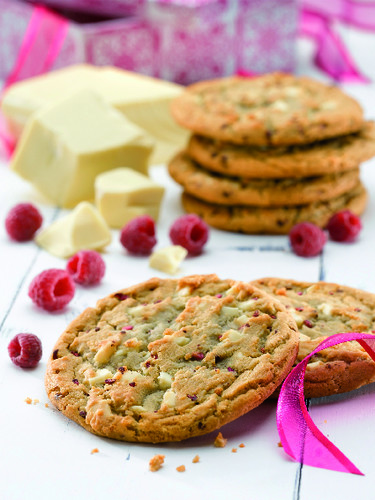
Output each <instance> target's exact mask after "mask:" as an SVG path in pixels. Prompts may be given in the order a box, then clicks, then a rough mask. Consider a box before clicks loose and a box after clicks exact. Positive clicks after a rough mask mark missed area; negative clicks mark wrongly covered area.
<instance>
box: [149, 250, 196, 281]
mask: <svg viewBox="0 0 375 500" xmlns="http://www.w3.org/2000/svg"><path fill="white" fill-rule="evenodd" d="M186 256H187V250H186V249H185V248H183V247H181V246H180V245H171V246H169V247H165V248H161V249H160V250H156V251H155V252H153V253H152V254H151V257H150V260H149V265H150V267H152V268H154V269H157V270H158V271H163V272H165V273H168V274H174V273H175V272H176V271H177V269H178V268H179V267H180V264H181V262H182V261H183V260H184V258H185V257H186Z"/></svg>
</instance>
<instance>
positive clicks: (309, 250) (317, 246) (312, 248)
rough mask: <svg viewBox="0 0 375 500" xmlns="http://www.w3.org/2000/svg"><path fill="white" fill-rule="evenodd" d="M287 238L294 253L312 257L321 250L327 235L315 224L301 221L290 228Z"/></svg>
mask: <svg viewBox="0 0 375 500" xmlns="http://www.w3.org/2000/svg"><path fill="white" fill-rule="evenodd" d="M289 240H290V244H291V247H292V249H293V251H294V253H296V254H297V255H300V256H301V257H313V256H314V255H318V254H319V253H320V252H321V250H322V248H323V247H324V245H325V243H326V241H327V236H326V234H325V232H324V231H323V230H322V229H320V227H318V226H316V225H315V224H312V223H311V222H301V223H300V224H296V225H295V226H294V227H293V228H292V229H291V231H290V233H289Z"/></svg>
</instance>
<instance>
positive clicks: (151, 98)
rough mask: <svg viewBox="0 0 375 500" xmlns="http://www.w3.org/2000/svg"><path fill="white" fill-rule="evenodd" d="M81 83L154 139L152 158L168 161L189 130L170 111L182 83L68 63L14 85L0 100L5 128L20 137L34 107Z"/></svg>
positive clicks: (72, 90) (66, 93)
mask: <svg viewBox="0 0 375 500" xmlns="http://www.w3.org/2000/svg"><path fill="white" fill-rule="evenodd" d="M82 89H88V90H89V89H90V90H92V91H94V92H96V93H97V94H99V95H100V96H101V97H102V98H103V99H104V100H105V101H106V102H107V103H108V104H110V105H111V106H113V107H115V108H117V109H118V110H119V111H121V113H123V114H124V116H125V117H126V118H128V119H129V120H130V121H132V122H133V123H134V124H136V125H137V126H139V127H141V128H142V129H143V130H145V131H146V132H147V133H148V134H149V135H150V136H151V137H152V138H153V139H154V140H155V141H156V150H155V152H154V155H153V157H152V162H153V163H164V162H166V161H167V160H168V159H170V158H171V157H172V155H173V154H174V153H176V152H177V151H178V150H180V149H181V148H182V147H183V146H184V145H185V144H186V141H187V138H188V132H187V131H186V130H184V129H182V128H181V127H179V126H178V125H177V124H176V123H175V122H174V120H173V119H172V117H171V114H170V111H169V107H170V102H171V100H172V99H174V98H175V97H177V96H178V95H179V94H180V93H181V92H182V90H183V87H181V86H180V85H176V84H174V83H170V82H165V81H162V80H158V79H156V78H151V77H147V76H143V75H139V74H136V73H132V72H129V71H123V70H121V69H118V68H112V67H109V66H108V67H95V66H90V65H75V66H69V67H67V68H64V69H61V70H58V71H54V72H51V73H48V74H46V75H42V76H37V77H34V78H30V79H27V80H24V81H22V82H18V83H16V84H14V85H12V86H11V87H10V88H9V89H7V91H6V93H5V95H4V98H3V100H2V111H3V114H4V116H5V119H6V121H7V124H8V128H9V131H10V132H11V133H12V135H13V136H14V137H16V138H19V137H20V135H21V133H22V131H23V129H24V128H25V125H26V123H27V121H28V120H29V119H30V117H31V116H32V115H33V114H34V113H35V112H36V111H39V110H41V109H42V108H44V107H46V106H50V105H51V104H54V103H56V102H57V101H58V100H60V99H62V98H66V97H69V96H70V95H72V94H74V93H76V92H77V91H79V90H82Z"/></svg>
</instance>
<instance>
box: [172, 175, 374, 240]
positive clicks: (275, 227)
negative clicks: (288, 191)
mask: <svg viewBox="0 0 375 500" xmlns="http://www.w3.org/2000/svg"><path fill="white" fill-rule="evenodd" d="M366 202H367V192H366V190H365V188H364V187H363V185H362V184H361V183H359V184H358V185H357V186H356V187H355V188H354V189H353V190H352V191H350V192H348V193H345V194H343V195H341V196H339V197H337V198H333V199H332V200H328V201H324V202H316V203H311V204H309V205H298V206H295V207H293V206H291V207H273V208H264V207H245V206H233V207H228V206H222V205H214V204H211V203H207V202H205V201H201V200H198V199H197V198H194V197H193V196H191V195H189V194H187V193H183V195H182V204H183V207H184V209H185V210H186V211H187V212H190V213H195V214H197V215H199V216H200V217H201V218H202V219H203V220H204V221H205V222H207V224H209V225H210V226H213V227H216V228H217V229H224V230H225V231H234V232H240V233H248V234H261V233H266V234H288V233H289V231H290V230H291V229H292V227H293V226H294V225H295V224H298V223H299V222H307V221H308V222H313V223H314V224H317V225H318V226H320V227H325V226H326V225H327V223H328V220H329V219H330V217H331V216H332V215H333V214H335V213H336V212H339V211H340V210H351V211H352V212H353V213H355V214H357V215H361V214H362V213H363V212H364V210H365V208H366Z"/></svg>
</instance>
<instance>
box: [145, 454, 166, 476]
mask: <svg viewBox="0 0 375 500" xmlns="http://www.w3.org/2000/svg"><path fill="white" fill-rule="evenodd" d="M164 458H165V455H155V456H153V457H152V458H151V459H150V461H149V468H150V471H152V472H156V471H157V470H159V469H160V467H161V466H162V465H163V463H164Z"/></svg>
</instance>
